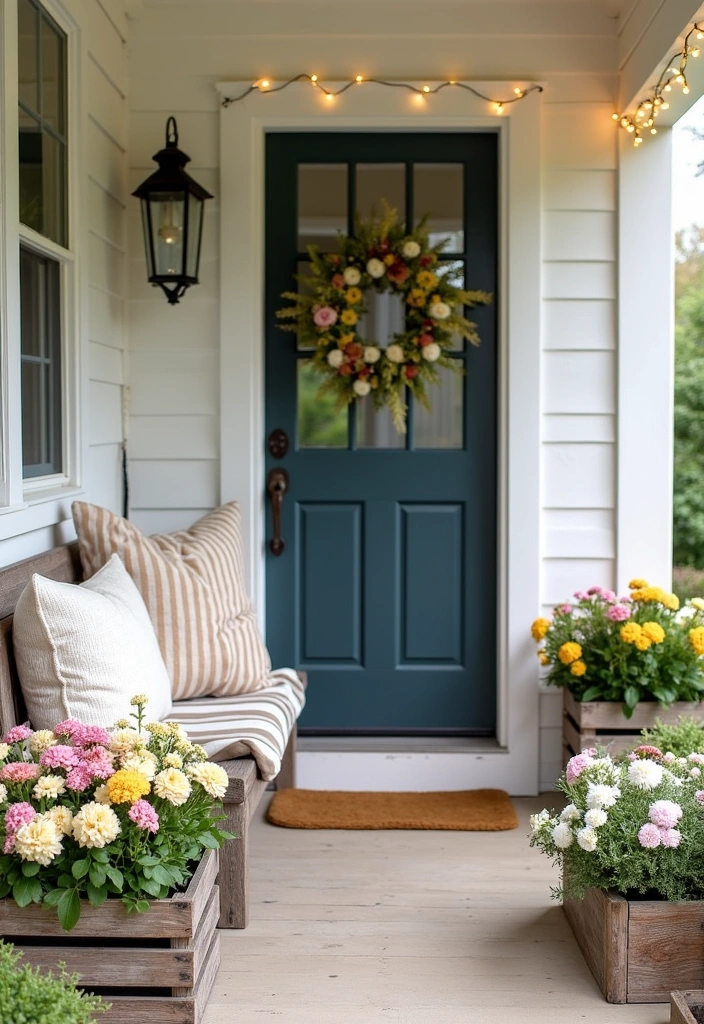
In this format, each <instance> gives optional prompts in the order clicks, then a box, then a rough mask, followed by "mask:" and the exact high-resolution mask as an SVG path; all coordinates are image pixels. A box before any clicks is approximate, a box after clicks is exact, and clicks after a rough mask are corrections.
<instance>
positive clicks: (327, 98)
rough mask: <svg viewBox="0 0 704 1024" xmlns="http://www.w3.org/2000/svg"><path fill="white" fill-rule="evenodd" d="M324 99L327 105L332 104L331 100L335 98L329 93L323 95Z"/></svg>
mask: <svg viewBox="0 0 704 1024" xmlns="http://www.w3.org/2000/svg"><path fill="white" fill-rule="evenodd" d="M325 99H326V100H327V102H328V103H332V102H333V100H334V99H335V97H334V96H333V94H332V93H331V92H326V93H325Z"/></svg>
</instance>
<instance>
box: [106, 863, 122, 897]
mask: <svg viewBox="0 0 704 1024" xmlns="http://www.w3.org/2000/svg"><path fill="white" fill-rule="evenodd" d="M105 874H106V875H107V876H108V878H109V879H110V881H111V882H112V884H113V885H114V886H115V888H116V889H117V890H118V892H121V891H122V886H123V885H124V882H125V879H124V876H123V874H122V872H121V871H120V869H119V868H114V867H112V866H111V865H110V864H106V865H105Z"/></svg>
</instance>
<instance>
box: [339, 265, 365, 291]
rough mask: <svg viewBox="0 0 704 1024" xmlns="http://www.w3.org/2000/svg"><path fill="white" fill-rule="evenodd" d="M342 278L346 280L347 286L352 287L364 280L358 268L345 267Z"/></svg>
mask: <svg viewBox="0 0 704 1024" xmlns="http://www.w3.org/2000/svg"><path fill="white" fill-rule="evenodd" d="M342 276H343V277H344V279H345V284H348V285H350V287H354V285H356V284H359V282H360V281H361V280H362V275H361V273H360V271H359V270H358V269H357V267H345V269H344V270H343V271H342Z"/></svg>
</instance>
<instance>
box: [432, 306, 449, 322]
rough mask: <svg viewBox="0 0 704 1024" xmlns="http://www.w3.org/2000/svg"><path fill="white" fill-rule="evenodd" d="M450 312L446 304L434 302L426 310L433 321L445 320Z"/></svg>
mask: <svg viewBox="0 0 704 1024" xmlns="http://www.w3.org/2000/svg"><path fill="white" fill-rule="evenodd" d="M450 312H451V310H450V307H449V306H448V304H447V303H446V302H434V303H433V304H432V306H431V307H430V309H429V310H428V313H429V314H430V315H431V316H432V318H433V320H447V318H448V316H449V315H450Z"/></svg>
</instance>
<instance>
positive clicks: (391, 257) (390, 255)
mask: <svg viewBox="0 0 704 1024" xmlns="http://www.w3.org/2000/svg"><path fill="white" fill-rule="evenodd" d="M395 262H396V257H395V256H394V254H393V253H392V252H387V254H386V256H384V263H385V264H386V266H387V267H390V266H392V265H393V264H394V263H395Z"/></svg>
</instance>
